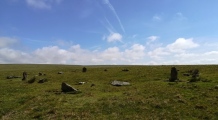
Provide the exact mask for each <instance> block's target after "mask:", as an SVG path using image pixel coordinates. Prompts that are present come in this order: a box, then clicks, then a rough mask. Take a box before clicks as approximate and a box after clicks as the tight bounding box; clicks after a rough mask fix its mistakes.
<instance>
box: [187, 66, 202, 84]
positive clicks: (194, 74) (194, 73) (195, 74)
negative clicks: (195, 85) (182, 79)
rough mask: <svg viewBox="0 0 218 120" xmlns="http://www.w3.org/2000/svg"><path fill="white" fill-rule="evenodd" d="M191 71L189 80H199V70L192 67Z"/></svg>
mask: <svg viewBox="0 0 218 120" xmlns="http://www.w3.org/2000/svg"><path fill="white" fill-rule="evenodd" d="M191 72H192V73H191V74H192V77H191V79H190V81H189V82H197V81H200V77H199V70H198V69H194V70H192V71H191Z"/></svg>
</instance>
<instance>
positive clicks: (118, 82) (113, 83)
mask: <svg viewBox="0 0 218 120" xmlns="http://www.w3.org/2000/svg"><path fill="white" fill-rule="evenodd" d="M111 85H113V86H127V85H130V83H129V82H123V81H117V80H114V81H113V82H111Z"/></svg>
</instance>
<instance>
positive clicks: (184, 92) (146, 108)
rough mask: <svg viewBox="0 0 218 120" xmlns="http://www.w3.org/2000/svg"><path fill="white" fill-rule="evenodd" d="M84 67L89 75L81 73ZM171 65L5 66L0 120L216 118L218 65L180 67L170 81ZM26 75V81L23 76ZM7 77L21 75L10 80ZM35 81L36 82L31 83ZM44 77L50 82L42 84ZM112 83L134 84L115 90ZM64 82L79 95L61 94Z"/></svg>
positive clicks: (2, 67) (1, 74)
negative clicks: (196, 77)
mask: <svg viewBox="0 0 218 120" xmlns="http://www.w3.org/2000/svg"><path fill="white" fill-rule="evenodd" d="M83 67H86V68H87V71H86V72H82V68H83ZM171 67H172V65H160V66H139V65H138V66H134V65H131V66H130V65H101V66H100V65H95V66H80V65H41V64H30V65H25V64H1V65H0V118H1V119H3V120H19V119H20V120H25V119H52V120H53V119H69V120H70V119H80V120H81V119H84V120H104V119H105V120H107V119H111V120H117V119H119V120H126V119H130V120H133V119H139V120H140V119H141V120H156V119H157V120H158V119H168V120H169V119H175V120H179V119H181V120H189V119H191V120H199V119H206V120H217V119H218V109H217V106H218V65H176V66H175V67H176V68H177V69H178V70H179V71H178V78H179V81H176V82H169V81H168V80H169V77H170V70H171ZM124 69H125V70H128V71H123V70H124ZM193 69H198V70H199V80H198V81H195V82H190V79H191V77H190V76H185V75H184V73H187V72H188V71H190V70H193ZM24 71H26V72H27V80H22V78H20V77H22V73H23V72H24ZM58 72H62V73H63V74H58ZM39 73H43V75H42V76H39V75H38V74H39ZM7 76H17V77H16V78H13V79H7ZM19 76H20V77H19ZM33 77H35V80H34V81H33V82H31V83H30V82H28V80H30V79H32V78H33ZM40 79H46V80H47V81H46V82H44V83H38V81H39V80H40ZM114 80H118V81H126V82H129V83H130V85H128V86H112V85H111V84H110V83H111V82H112V81H114ZM62 82H66V83H68V84H70V85H71V86H73V87H74V88H76V89H78V90H79V91H80V92H78V93H75V94H72V93H64V92H62V91H61V83H62ZM78 82H85V84H83V85H79V84H78ZM92 85H94V86H92Z"/></svg>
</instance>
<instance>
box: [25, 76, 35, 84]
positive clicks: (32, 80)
mask: <svg viewBox="0 0 218 120" xmlns="http://www.w3.org/2000/svg"><path fill="white" fill-rule="evenodd" d="M35 81H36V77H35V76H34V77H33V78H31V79H30V80H28V81H27V82H28V83H34V82H35Z"/></svg>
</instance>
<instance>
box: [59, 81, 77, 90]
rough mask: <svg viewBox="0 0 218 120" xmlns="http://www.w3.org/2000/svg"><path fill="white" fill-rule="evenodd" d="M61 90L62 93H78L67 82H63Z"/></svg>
mask: <svg viewBox="0 0 218 120" xmlns="http://www.w3.org/2000/svg"><path fill="white" fill-rule="evenodd" d="M61 90H62V92H72V91H77V89H75V88H73V87H72V86H70V85H68V84H67V83H65V82H62V84H61Z"/></svg>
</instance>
